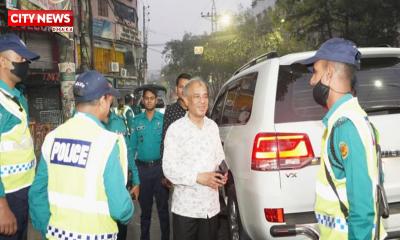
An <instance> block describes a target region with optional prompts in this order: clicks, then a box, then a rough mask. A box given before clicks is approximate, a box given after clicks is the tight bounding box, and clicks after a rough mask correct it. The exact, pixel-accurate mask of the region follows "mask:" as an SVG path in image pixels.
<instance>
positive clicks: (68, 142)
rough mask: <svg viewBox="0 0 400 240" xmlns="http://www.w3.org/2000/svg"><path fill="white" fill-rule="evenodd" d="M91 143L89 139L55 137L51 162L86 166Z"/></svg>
mask: <svg viewBox="0 0 400 240" xmlns="http://www.w3.org/2000/svg"><path fill="white" fill-rule="evenodd" d="M90 146H91V143H90V142H88V141H82V140H76V139H67V138H55V139H54V143H53V146H52V148H51V154H50V162H51V163H54V164H60V165H67V166H73V167H80V168H86V163H87V160H88V156H89V152H90Z"/></svg>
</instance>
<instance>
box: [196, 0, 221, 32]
mask: <svg viewBox="0 0 400 240" xmlns="http://www.w3.org/2000/svg"><path fill="white" fill-rule="evenodd" d="M200 15H201V17H202V18H209V19H210V20H211V33H213V32H216V31H217V28H218V25H217V23H218V14H217V8H216V6H215V0H212V6H211V12H207V13H205V14H204V13H201V14H200Z"/></svg>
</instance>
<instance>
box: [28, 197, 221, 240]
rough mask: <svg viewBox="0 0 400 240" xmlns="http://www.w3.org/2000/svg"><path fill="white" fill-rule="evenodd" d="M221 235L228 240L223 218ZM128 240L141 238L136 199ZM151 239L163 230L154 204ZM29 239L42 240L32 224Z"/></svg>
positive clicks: (155, 237)
mask: <svg viewBox="0 0 400 240" xmlns="http://www.w3.org/2000/svg"><path fill="white" fill-rule="evenodd" d="M219 235H220V237H219V240H227V239H228V237H227V223H226V221H225V220H223V219H222V220H221V226H220V233H219ZM127 239H128V240H139V239H140V207H139V204H138V203H137V201H135V216H134V220H133V221H131V222H130V223H129V225H128V237H127ZM150 239H151V240H160V239H161V232H160V223H159V221H158V216H157V209H156V206H155V205H154V206H153V213H152V217H151V227H150ZM28 240H41V239H40V235H39V234H38V233H37V232H35V231H34V230H33V228H32V226H30V227H29V231H28ZM171 240H172V229H171Z"/></svg>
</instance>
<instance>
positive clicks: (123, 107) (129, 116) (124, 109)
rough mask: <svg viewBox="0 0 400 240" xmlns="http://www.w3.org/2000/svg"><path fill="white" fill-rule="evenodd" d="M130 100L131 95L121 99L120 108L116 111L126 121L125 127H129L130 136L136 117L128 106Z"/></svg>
mask: <svg viewBox="0 0 400 240" xmlns="http://www.w3.org/2000/svg"><path fill="white" fill-rule="evenodd" d="M130 99H131V97H130V96H129V95H126V96H125V98H124V99H122V98H119V99H118V106H117V107H116V108H115V110H114V111H115V113H116V114H117V115H118V116H120V117H122V118H123V119H124V122H125V126H126V127H127V129H128V133H129V134H130V133H131V128H132V127H133V117H134V116H135V115H134V114H133V111H132V109H131V107H130V106H129V104H128V103H129V102H130V101H131V100H130Z"/></svg>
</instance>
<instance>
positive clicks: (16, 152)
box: [0, 90, 36, 193]
mask: <svg viewBox="0 0 400 240" xmlns="http://www.w3.org/2000/svg"><path fill="white" fill-rule="evenodd" d="M11 98H12V96H10V95H9V94H8V93H6V92H4V90H0V105H2V106H3V107H4V108H5V109H6V110H7V111H8V112H10V113H11V114H12V115H13V116H15V117H16V118H18V119H19V120H20V121H21V123H19V124H17V125H15V126H14V127H13V128H11V129H10V130H9V131H8V132H4V133H2V134H1V139H0V176H1V180H2V183H3V185H4V189H5V192H6V193H11V192H16V191H18V190H20V189H23V188H25V187H28V186H30V185H31V184H32V182H33V179H34V176H35V165H36V157H35V153H34V148H33V141H32V137H31V134H30V131H29V127H28V117H27V114H26V112H25V109H23V108H22V111H20V106H18V104H16V103H15V102H14V101H13V100H12V99H11Z"/></svg>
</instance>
